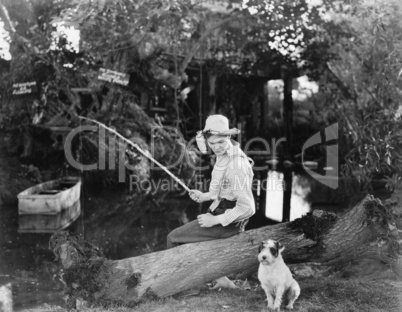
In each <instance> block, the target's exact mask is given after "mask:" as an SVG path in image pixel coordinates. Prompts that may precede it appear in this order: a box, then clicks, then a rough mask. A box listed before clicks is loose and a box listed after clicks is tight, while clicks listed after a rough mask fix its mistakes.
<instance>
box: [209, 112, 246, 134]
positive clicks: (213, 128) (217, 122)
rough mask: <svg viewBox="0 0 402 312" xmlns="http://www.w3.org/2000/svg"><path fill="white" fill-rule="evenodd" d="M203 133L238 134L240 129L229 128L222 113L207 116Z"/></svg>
mask: <svg viewBox="0 0 402 312" xmlns="http://www.w3.org/2000/svg"><path fill="white" fill-rule="evenodd" d="M202 133H203V134H211V135H235V134H239V133H240V130H239V129H236V128H232V129H229V120H228V119H227V118H226V117H225V116H223V115H211V116H208V118H207V120H206V121H205V127H204V130H202Z"/></svg>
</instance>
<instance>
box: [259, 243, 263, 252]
mask: <svg viewBox="0 0 402 312" xmlns="http://www.w3.org/2000/svg"><path fill="white" fill-rule="evenodd" d="M263 249H264V242H262V243H261V244H260V246H259V247H258V253H260V252H261V250H263Z"/></svg>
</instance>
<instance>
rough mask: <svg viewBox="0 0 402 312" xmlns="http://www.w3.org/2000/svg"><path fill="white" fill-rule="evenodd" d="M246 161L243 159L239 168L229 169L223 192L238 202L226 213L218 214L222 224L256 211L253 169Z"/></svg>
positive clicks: (247, 216) (250, 214)
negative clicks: (253, 191)
mask: <svg viewBox="0 0 402 312" xmlns="http://www.w3.org/2000/svg"><path fill="white" fill-rule="evenodd" d="M245 161H246V160H242V162H241V165H240V166H237V168H228V169H227V172H226V175H225V182H226V183H225V185H224V186H223V189H222V192H221V194H224V193H226V194H228V195H230V196H229V197H231V198H232V199H235V200H236V201H237V202H236V206H235V207H234V208H233V209H227V210H226V211H225V213H223V214H221V215H219V216H217V217H218V220H219V223H220V224H222V226H227V225H229V224H231V223H233V222H236V221H241V220H244V219H247V218H249V217H251V216H252V215H253V214H254V213H255V202H254V197H253V193H252V189H251V186H252V180H253V171H252V169H251V168H250V167H249V165H248V164H246V163H245Z"/></svg>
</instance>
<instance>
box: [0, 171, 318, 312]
mask: <svg viewBox="0 0 402 312" xmlns="http://www.w3.org/2000/svg"><path fill="white" fill-rule="evenodd" d="M264 177H265V178H267V181H266V184H265V185H266V186H267V188H266V189H265V190H261V189H257V190H256V192H255V197H256V202H257V206H258V211H257V213H256V215H255V216H254V217H253V218H252V219H251V220H250V223H249V225H250V227H249V228H252V227H259V226H262V225H267V224H273V223H275V220H276V221H281V213H282V206H283V188H282V189H281V188H280V187H278V185H276V187H274V186H273V184H275V183H278V181H279V182H280V181H281V179H282V178H283V176H282V177H281V175H280V174H279V175H278V174H277V173H275V172H270V173H268V175H266V176H265V175H264ZM258 183H259V184H260V185H262V184H261V181H260V182H258ZM258 183H257V184H258ZM270 183H271V184H272V185H270ZM311 183H312V182H311V181H310V180H308V179H307V178H306V177H304V176H301V175H297V174H295V175H294V176H293V183H292V185H293V187H292V194H291V205H292V211H291V218H292V219H294V218H295V217H299V216H301V215H302V214H305V213H306V212H308V211H310V210H311V207H312V204H313V202H312V201H311V196H310V195H311V192H312V190H314V188H315V187H316V186H312V184H311ZM123 194H124V192H110V193H107V192H97V193H89V192H83V193H82V201H81V209H82V213H81V216H80V217H79V219H78V220H77V221H75V222H74V224H73V225H71V226H70V227H69V229H68V230H69V231H70V232H73V233H80V234H82V235H83V236H84V237H85V239H87V240H89V241H91V242H93V243H94V244H95V245H98V246H99V247H101V248H102V249H103V251H104V253H105V255H106V257H107V258H110V259H122V258H128V257H134V256H138V255H141V254H145V253H148V252H152V251H158V250H163V249H165V244H166V235H167V234H168V233H169V231H171V230H172V229H174V228H176V227H178V226H180V225H181V224H184V223H186V222H188V221H189V220H193V219H194V218H195V217H196V215H197V214H198V213H200V212H203V211H205V210H206V209H207V208H208V207H207V206H206V205H204V206H202V205H197V204H195V203H194V202H192V201H191V200H190V199H189V198H188V197H187V196H184V197H180V196H173V197H169V198H166V199H165V200H164V201H163V203H155V202H153V201H152V199H149V200H148V201H147V200H145V201H143V202H139V203H137V204H138V205H137V206H139V207H134V205H128V206H127V205H124V204H123V205H120V206H119V205H117V206H116V203H118V202H119V201H122V198H123V197H124V196H123ZM265 202H267V204H265ZM116 207H117V208H116ZM265 207H266V209H265ZM267 216H268V217H269V218H271V219H272V220H274V221H272V220H269V219H267V218H266V217H267ZM50 236H51V235H50V234H23V233H18V207H17V205H16V204H15V205H12V206H10V205H8V206H2V207H0V250H1V253H0V285H3V284H5V283H8V282H10V283H12V288H13V300H14V308H15V311H22V310H24V309H26V308H32V307H37V306H40V305H43V304H45V303H47V304H55V305H60V306H64V301H63V297H62V291H63V284H62V282H61V281H60V280H59V276H58V266H57V264H56V263H55V262H54V256H53V253H52V252H51V251H50V250H49V249H48V244H49V239H50Z"/></svg>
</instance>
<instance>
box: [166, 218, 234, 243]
mask: <svg viewBox="0 0 402 312" xmlns="http://www.w3.org/2000/svg"><path fill="white" fill-rule="evenodd" d="M239 232H240V225H239V223H232V224H229V225H227V226H222V225H220V224H218V225H215V226H213V227H201V226H200V225H199V224H198V220H194V221H191V222H189V223H186V224H185V225H183V226H181V227H179V228H177V229H174V230H173V231H172V232H170V233H169V235H168V236H167V248H173V247H176V246H179V245H182V244H187V243H197V242H205V241H210V240H214V239H219V238H228V237H230V236H233V235H236V234H238V233H239Z"/></svg>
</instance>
